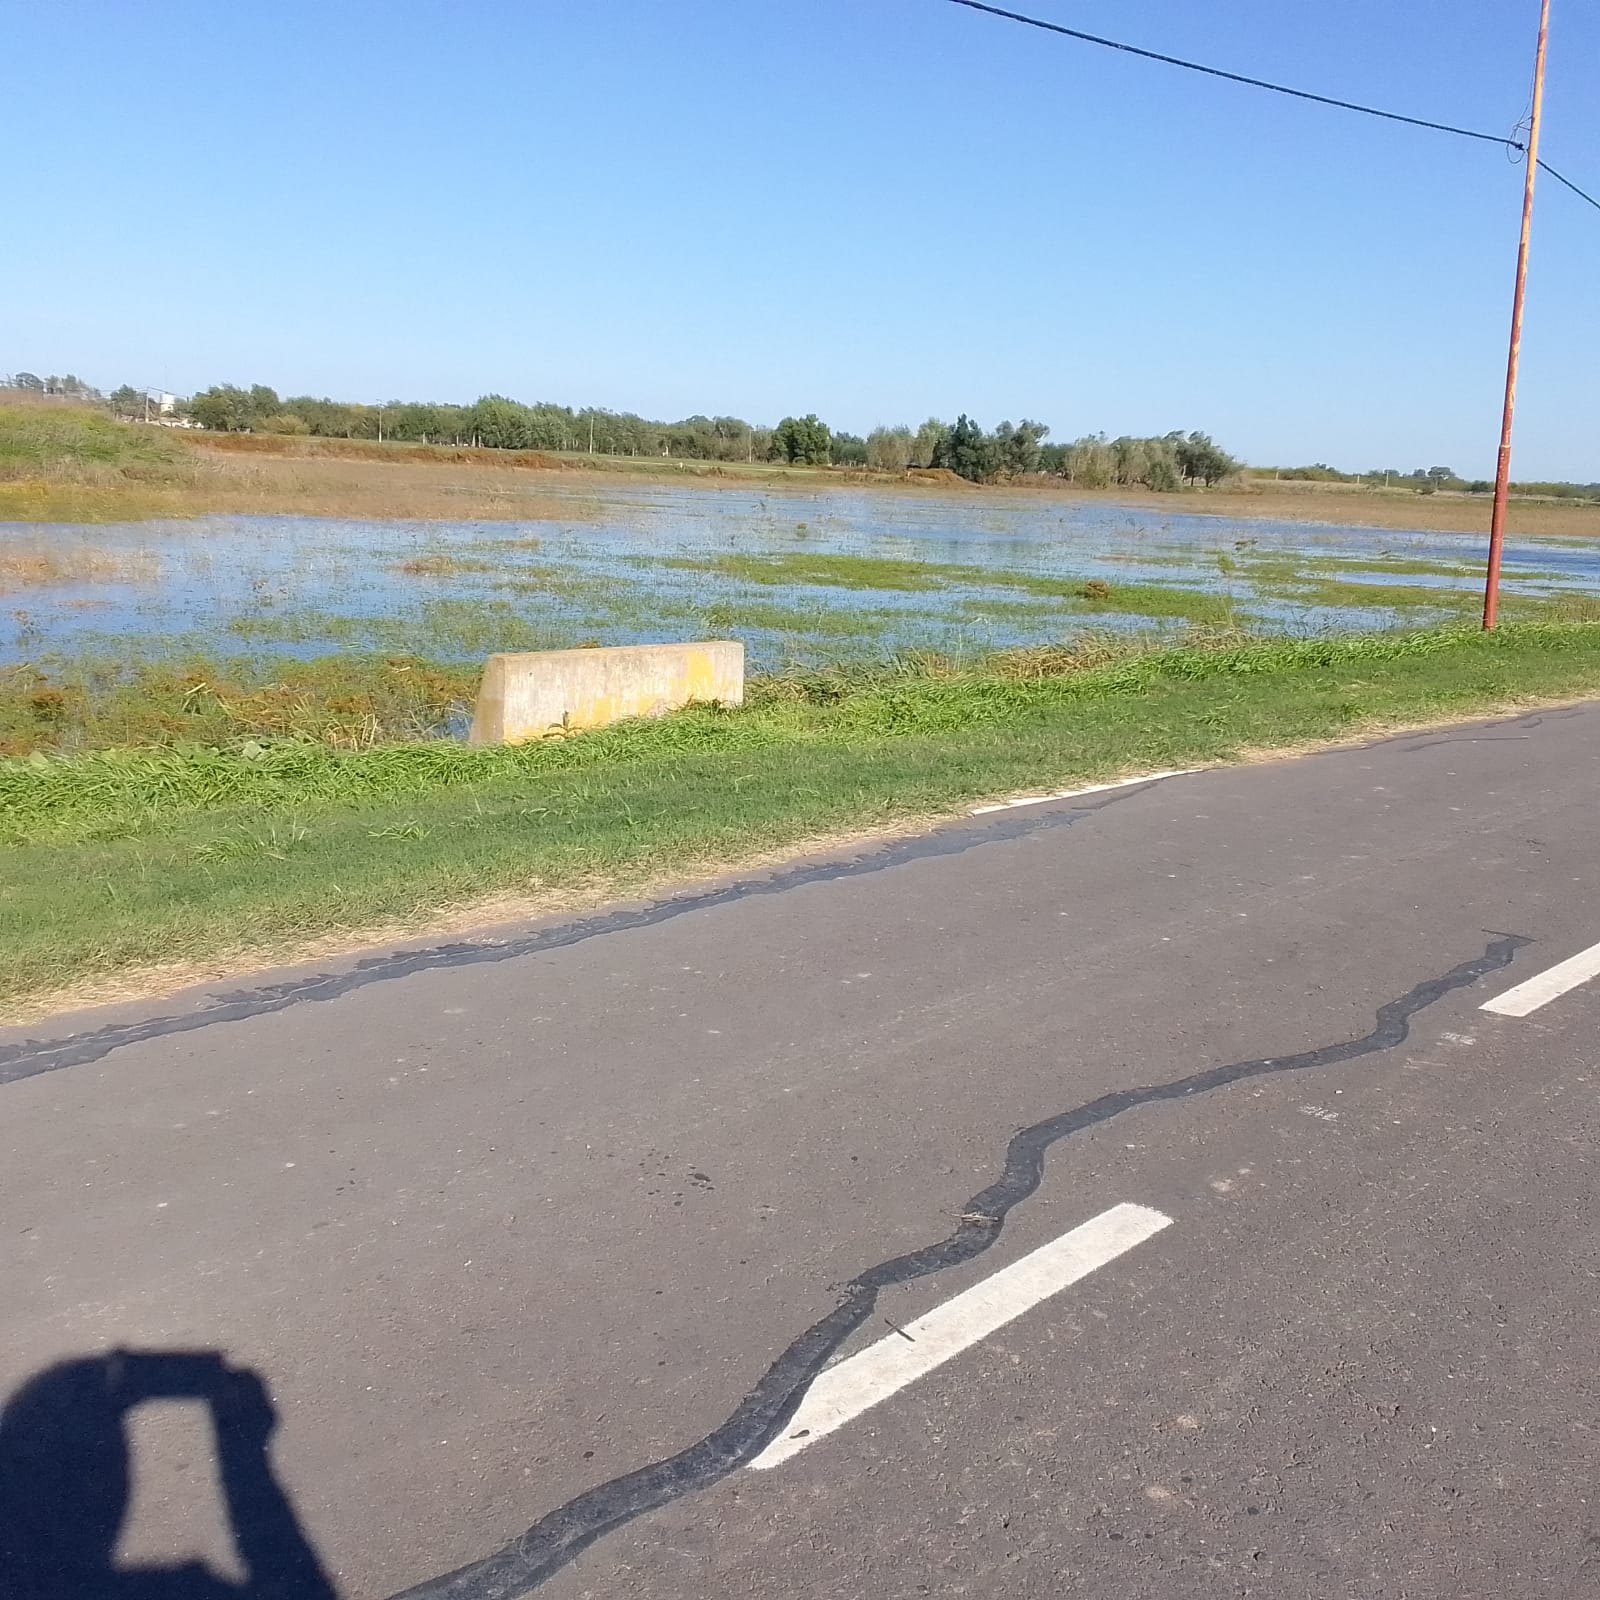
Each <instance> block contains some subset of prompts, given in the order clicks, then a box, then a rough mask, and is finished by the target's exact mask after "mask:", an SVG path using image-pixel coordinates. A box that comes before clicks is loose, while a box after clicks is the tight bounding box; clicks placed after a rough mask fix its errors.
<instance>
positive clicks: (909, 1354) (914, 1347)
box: [750, 1204, 1172, 1472]
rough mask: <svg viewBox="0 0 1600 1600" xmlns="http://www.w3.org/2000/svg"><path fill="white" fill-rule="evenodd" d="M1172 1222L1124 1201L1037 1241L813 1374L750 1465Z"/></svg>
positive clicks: (825, 1430)
mask: <svg viewBox="0 0 1600 1600" xmlns="http://www.w3.org/2000/svg"><path fill="white" fill-rule="evenodd" d="M1171 1225H1172V1218H1171V1217H1168V1216H1164V1215H1163V1214H1162V1213H1161V1212H1159V1211H1152V1210H1151V1209H1150V1207H1149V1206H1136V1205H1126V1204H1124V1205H1119V1206H1113V1207H1112V1208H1111V1209H1110V1210H1109V1211H1102V1212H1101V1213H1100V1215H1099V1216H1098V1217H1093V1218H1091V1219H1090V1220H1089V1221H1088V1222H1085V1223H1084V1224H1083V1225H1082V1226H1081V1227H1077V1228H1074V1229H1073V1230H1072V1231H1071V1232H1070V1233H1064V1234H1062V1235H1061V1237H1060V1238H1059V1239H1052V1240H1051V1241H1050V1243H1049V1244H1046V1245H1040V1247H1039V1248H1038V1249H1037V1250H1034V1251H1032V1252H1030V1253H1029V1254H1028V1255H1025V1256H1024V1257H1023V1258H1022V1259H1021V1260H1020V1261H1014V1262H1012V1264H1011V1265H1010V1266H1009V1267H1002V1268H1001V1269H1000V1270H999V1271H998V1272H996V1273H994V1274H992V1275H991V1276H990V1277H987V1278H985V1279H984V1280H983V1282H982V1283H975V1284H973V1286H972V1287H971V1288H970V1289H963V1290H962V1292H961V1293H960V1294H958V1295H955V1296H953V1297H952V1298H951V1299H949V1300H946V1301H945V1302H944V1304H943V1305H940V1306H935V1307H934V1309H933V1310H932V1311H930V1312H929V1313H928V1314H927V1315H926V1316H924V1317H918V1318H917V1320H916V1321H915V1322H908V1323H907V1324H906V1326H905V1328H904V1329H903V1330H901V1329H896V1330H895V1331H894V1332H893V1333H891V1334H889V1335H887V1336H886V1337H885V1338H882V1339H880V1340H878V1342H877V1343H876V1344H872V1345H868V1346H867V1348H866V1349H865V1350H860V1351H858V1352H857V1353H856V1354H855V1355H853V1356H850V1357H848V1358H847V1359H846V1360H844V1361H841V1362H839V1363H838V1365H837V1366H832V1367H828V1368H826V1369H825V1370H824V1371H823V1372H821V1373H819V1374H818V1375H817V1377H816V1378H815V1379H814V1380H813V1381H812V1384H811V1387H810V1388H809V1389H808V1390H807V1391H806V1396H805V1399H803V1400H802V1401H801V1402H800V1409H799V1410H798V1411H796V1412H795V1414H794V1416H793V1418H792V1419H791V1420H790V1422H789V1425H788V1427H786V1428H785V1429H784V1431H783V1437H782V1438H781V1439H774V1440H773V1441H772V1443H771V1444H769V1445H768V1446H767V1448H766V1449H765V1450H763V1451H762V1452H761V1454H760V1455H758V1456H757V1457H756V1458H755V1460H754V1461H752V1462H751V1463H750V1465H751V1466H752V1467H753V1468H754V1469H755V1470H756V1471H758V1472H764V1471H766V1470H767V1469H768V1468H769V1467H775V1466H777V1465H778V1464H779V1463H780V1462H783V1461H787V1460H788V1459H789V1457H790V1456H792V1455H796V1454H798V1453H799V1452H800V1451H801V1450H804V1449H805V1447H806V1446H807V1445H809V1444H815V1443H816V1441H817V1440H818V1439H820V1438H822V1437H823V1436H824V1435H826V1434H830V1433H832V1432H833V1431H834V1430H835V1429H836V1428H842V1427H843V1426H844V1425H845V1423H847V1422H849V1421H851V1420H853V1419H854V1418H856V1417H859V1416H860V1415H861V1413H862V1412H863V1411H868V1410H870V1409H871V1408H872V1407H873V1406H875V1405H878V1404H879V1403H880V1402H881V1401H884V1400H887V1399H888V1398H889V1396H890V1395H892V1394H895V1393H897V1392H898V1391H899V1390H901V1389H903V1388H905V1386H906V1385H907V1384H908V1383H915V1382H916V1380H917V1379H918V1378H921V1377H924V1376H926V1375H927V1374H928V1373H930V1372H932V1371H933V1369H934V1368H935V1367H939V1366H942V1365H943V1364H944V1363H945V1362H946V1361H948V1360H949V1359H950V1358H951V1357H952V1356H957V1355H960V1354H961V1352H962V1351H963V1350H967V1349H970V1348H971V1347H972V1346H973V1345H975V1344H977V1343H978V1341H979V1340H980V1339H986V1338H987V1337H988V1336H989V1335H990V1334H991V1333H994V1332H996V1331H997V1330H999V1329H1000V1328H1003V1327H1004V1326H1005V1325H1006V1324H1007V1323H1008V1322H1011V1321H1013V1320H1015V1319H1016V1318H1017V1317H1020V1316H1021V1315H1022V1314H1023V1312H1025V1311H1028V1310H1031V1309H1032V1308H1033V1307H1034V1306H1036V1305H1038V1304H1039V1302H1040V1301H1041V1300H1048V1299H1049V1298H1050V1296H1051V1295H1054V1294H1059V1293H1060V1292H1061V1291H1062V1290H1063V1289H1065V1288H1066V1287H1067V1286H1068V1285H1069V1284H1073V1283H1076V1282H1077V1281H1078V1280H1079V1279H1080V1278H1086V1277H1088V1275H1089V1274H1090V1273H1091V1272H1093V1271H1094V1270H1095V1269H1096V1268H1097V1267H1103V1266H1105V1264H1106V1263H1107V1262H1108V1261H1115V1260H1116V1258H1117V1257H1118V1256H1120V1255H1124V1254H1126V1253H1127V1252H1128V1251H1129V1250H1131V1249H1133V1247H1134V1246H1135V1245H1137V1244H1143V1243H1144V1241H1145V1240H1146V1239H1148V1238H1150V1237H1152V1236H1153V1235H1154V1234H1157V1233H1160V1231H1161V1230H1162V1229H1163V1228H1166V1227H1170V1226H1171Z"/></svg>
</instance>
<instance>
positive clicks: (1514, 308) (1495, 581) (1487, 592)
mask: <svg viewBox="0 0 1600 1600" xmlns="http://www.w3.org/2000/svg"><path fill="white" fill-rule="evenodd" d="M1549 31H1550V0H1540V4H1539V49H1538V53H1537V54H1536V55H1535V56H1534V58H1533V110H1532V112H1531V113H1530V115H1529V118H1528V152H1527V158H1528V174H1527V180H1526V182H1525V183H1524V185H1523V189H1522V240H1521V242H1520V243H1519V244H1518V246H1517V287H1516V291H1515V293H1514V294H1513V295H1512V299H1511V353H1510V354H1509V355H1508V356H1507V357H1506V404H1505V410H1504V412H1503V413H1502V414H1501V418H1500V457H1499V460H1498V461H1497V462H1496V464H1495V474H1494V513H1493V515H1492V516H1491V518H1490V520H1489V570H1488V572H1487V573H1486V574H1485V576H1484V584H1483V625H1484V627H1485V628H1492V627H1493V626H1494V622H1495V613H1496V611H1498V609H1499V606H1500V551H1501V547H1502V546H1503V545H1504V543H1505V536H1506V496H1507V494H1508V493H1509V492H1510V488H1511V415H1512V412H1513V411H1515V409H1516V405H1517V357H1518V356H1519V355H1521V353H1522V298H1523V294H1524V292H1525V290H1526V289H1527V286H1528V231H1529V229H1530V228H1531V227H1532V225H1533V180H1534V178H1535V177H1537V176H1538V172H1539V117H1540V113H1541V112H1542V111H1543V109H1544V48H1545V39H1546V36H1547V35H1548V34H1549Z"/></svg>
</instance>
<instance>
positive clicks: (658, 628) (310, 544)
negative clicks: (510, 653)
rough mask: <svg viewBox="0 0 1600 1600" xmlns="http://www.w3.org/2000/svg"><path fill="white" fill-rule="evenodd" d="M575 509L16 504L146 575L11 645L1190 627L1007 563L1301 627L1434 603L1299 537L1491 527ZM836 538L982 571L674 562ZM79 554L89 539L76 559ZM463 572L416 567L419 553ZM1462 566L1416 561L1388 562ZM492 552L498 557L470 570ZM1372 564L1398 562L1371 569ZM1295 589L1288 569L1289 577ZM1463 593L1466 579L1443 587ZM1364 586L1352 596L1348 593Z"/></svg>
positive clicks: (59, 606) (785, 650)
mask: <svg viewBox="0 0 1600 1600" xmlns="http://www.w3.org/2000/svg"><path fill="white" fill-rule="evenodd" d="M550 493H551V496H552V497H553V498H555V499H557V500H558V501H559V500H560V499H562V498H566V499H569V500H570V501H571V502H572V507H573V515H572V518H571V519H570V520H566V521H563V520H561V519H559V518H558V519H556V520H553V521H540V522H529V523H507V522H462V523H458V524H450V523H439V522H415V523H410V522H387V521H386V522H352V521H339V520H334V519H323V518H309V517H282V516H275V517H211V518H201V519H196V520H193V521H182V522H167V523H162V522H141V523H127V524H113V525H109V526H106V525H100V526H77V525H44V526H41V525H37V524H32V525H18V524H5V525H0V582H4V566H5V557H6V555H7V553H8V552H10V553H12V554H18V553H20V552H23V551H37V550H41V549H48V551H49V552H50V553H51V554H52V555H53V556H55V557H58V558H60V559H61V563H62V566H63V567H64V569H65V570H67V571H70V570H71V569H72V568H73V567H74V566H78V567H80V569H81V566H82V558H83V557H85V556H86V555H88V554H90V553H93V554H94V555H95V556H96V557H97V558H98V560H97V569H98V570H99V571H101V572H102V573H103V572H104V570H105V568H106V567H107V565H110V566H112V567H113V568H114V567H115V565H116V563H117V561H118V560H119V559H121V560H124V561H125V563H126V574H125V575H123V576H117V575H116V574H115V573H114V572H113V573H112V574H110V575H103V576H98V577H96V578H94V579H92V580H85V581H62V582H50V583H30V584H27V585H23V586H15V585H13V586H10V587H8V588H5V589H3V590H0V661H6V662H14V661H18V660H27V659H38V658H40V657H42V656H49V655H54V654H64V653H80V652H93V653H96V654H102V655H103V654H112V655H127V656H136V655H147V654H158V653H163V652H169V651H172V650H177V649H182V650H198V651H206V652H210V653H222V654H229V655H234V654H241V653H251V654H254V653H268V654H271V653H287V654H295V655H309V654H319V653H322V652H325V651H328V650H331V649H341V648H344V649H358V648H364V649H379V650H386V651H391V652H393V651H400V650H416V651H418V652H421V653H426V654H438V655H445V656H458V657H472V656H478V655H482V654H485V653H487V652H488V651H489V650H493V649H496V648H513V649H523V648H538V647H559V646H562V645H573V644H578V643H605V644H624V643H634V642H639V641H644V640H655V639H664V638H683V637H690V636H696V635H705V634H712V633H715V634H723V635H732V636H735V637H740V638H743V639H744V640H745V641H746V644H747V645H748V647H749V649H750V651H751V657H752V665H754V666H756V667H758V668H768V669H770V668H773V667H777V666H781V665H784V664H787V663H790V662H795V661H818V660H825V659H834V658H839V657H844V656H850V655H873V656H882V655H885V654H888V653H891V652H893V651H896V650H903V649H907V648H912V647H918V646H927V647H935V648H939V649H945V650H975V649H986V648H993V647H999V646H1005V645H1012V644H1024V643H1033V642H1039V641H1043V640H1048V639H1056V638H1059V637H1061V636H1062V635H1063V634H1064V633H1071V632H1078V631H1082V630H1084V629H1085V628H1094V629H1113V628H1133V629H1151V628H1156V627H1161V628H1173V627H1178V626H1181V624H1180V623H1174V622H1172V621H1171V620H1166V619H1164V620H1161V621H1157V620H1154V619H1152V618H1150V617H1148V616H1145V615H1138V614H1134V615H1128V614H1124V613H1119V612H1117V611H1115V610H1110V611H1096V612H1095V613H1093V614H1092V615H1085V614H1083V613H1082V611H1081V608H1080V609H1079V610H1077V611H1074V610H1073V609H1072V608H1071V607H1068V606H1063V605H1062V604H1061V603H1060V602H1050V601H1048V600H1041V599H1039V598H1038V597H1030V596H1029V595H1027V593H1026V592H1025V591H1023V590H1020V589H1018V588H1016V587H1014V586H1012V587H1007V586H1006V585H1004V584H1002V583H997V582H991V581H985V579H984V577H983V576H982V574H983V573H984V572H986V571H987V572H991V573H995V574H1000V573H1025V574H1035V575H1049V576H1056V577H1070V578H1074V579H1080V580H1091V579H1101V580H1104V581H1105V582H1107V583H1109V584H1111V585H1112V589H1113V603H1114V597H1115V591H1116V588H1117V586H1119V585H1127V584H1133V583H1139V584H1158V585H1178V586H1181V587H1184V588H1188V589H1204V590H1206V591H1209V592H1213V593H1220V594H1227V595H1229V596H1231V597H1232V599H1233V601H1234V603H1235V605H1236V607H1237V609H1238V617H1239V620H1240V621H1242V622H1246V623H1259V624H1265V625H1267V626H1270V627H1273V628H1277V629H1281V630H1287V631H1292V632H1314V631H1325V630H1330V629H1364V628H1381V627H1388V626H1392V625H1394V624H1395V623H1396V622H1399V621H1403V620H1414V621H1424V620H1428V613H1427V612H1426V611H1418V610H1416V609H1414V608H1413V607H1411V606H1397V605H1394V604H1390V603H1388V597H1387V596H1386V597H1384V600H1383V603H1378V604H1373V605H1366V604H1356V603H1354V600H1353V597H1352V596H1350V595H1349V594H1345V595H1344V596H1343V597H1342V603H1338V604H1326V603H1318V602H1317V600H1316V598H1315V597H1314V596H1311V595H1310V594H1305V595H1303V596H1301V597H1296V595H1294V594H1293V593H1292V592H1291V593H1288V594H1286V593H1284V592H1283V591H1284V585H1283V584H1282V582H1281V581H1280V582H1272V581H1269V579H1268V577H1267V575H1266V574H1265V571H1264V569H1265V566H1266V564H1267V563H1269V562H1270V563H1272V565H1273V567H1274V570H1275V574H1276V577H1277V578H1278V579H1280V580H1281V579H1282V577H1283V574H1284V572H1285V570H1286V568H1285V566H1284V562H1285V561H1286V560H1292V561H1293V562H1294V563H1295V564H1296V565H1297V566H1298V567H1299V568H1300V576H1301V577H1302V578H1304V579H1306V580H1308V581H1315V580H1318V579H1327V578H1336V579H1343V580H1344V581H1347V582H1350V583H1370V584H1379V585H1383V586H1385V588H1386V589H1388V588H1390V587H1391V586H1404V587H1405V588H1406V589H1407V590H1414V591H1415V593H1416V598H1417V603H1418V606H1419V607H1425V606H1426V605H1427V603H1428V602H1429V601H1430V599H1432V598H1435V597H1437V595H1438V592H1439V591H1441V590H1449V589H1470V588H1471V587H1472V586H1473V585H1474V583H1475V582H1476V581H1478V580H1477V578H1476V576H1475V574H1474V573H1473V571H1472V570H1471V569H1472V567H1473V566H1474V565H1475V564H1481V561H1482V558H1483V551H1484V544H1485V540H1484V539H1483V538H1482V537H1481V536H1472V535H1465V534H1449V533H1417V532H1402V531H1398V530H1391V529H1384V528H1370V527H1350V526H1340V525H1337V524H1332V523H1302V522H1261V521H1253V520H1252V521H1242V520H1241V521H1233V520H1229V519H1226V518H1219V517H1213V516H1199V515H1195V514H1192V513H1185V512H1183V511H1181V510H1177V509H1174V510H1173V511H1172V512H1170V513H1169V512H1166V511H1164V510H1160V509H1149V508H1144V507H1131V506H1126V505H1120V504H1118V503H1116V502H1114V501H1090V502H1085V501H1081V500H1074V501H1071V502H1056V501H1052V500H1049V499H1046V498H1043V497H1030V496H1020V495H1019V496H1006V495H1001V494H996V493H990V492H983V491H968V492H964V493H954V494H936V493H917V494H910V493H899V492H885V491H881V490H861V489H824V490H816V491H811V492H794V491H788V490H785V491H782V492H771V491H764V490H743V489H729V488H715V489H712V488H705V487H698V486H690V485H671V484H660V485H657V484H644V485H637V486H632V485H630V486H624V487H620V488H607V489H606V490H605V491H604V492H603V493H600V494H597V493H596V492H595V491H594V490H593V489H590V488H585V487H576V486H562V487H560V488H558V489H556V490H552V491H550ZM797 552H799V553H822V554H842V555H857V556H871V557H880V558H883V557H886V558H890V559H895V560H910V561H918V562H937V563H941V564H945V565H948V566H959V567H965V568H973V569H978V570H977V571H976V572H975V573H974V575H973V577H972V578H971V579H970V580H969V579H967V578H966V577H964V576H959V575H957V576H949V575H947V576H946V577H945V578H944V579H943V580H942V581H941V584H940V586H939V587H937V588H935V589H929V590H911V591H906V590H900V589H893V588H866V587H863V588H855V587H850V588H846V587H839V586H835V585H830V584H817V583H783V584H770V583H758V582H750V581H747V580H743V579H739V578H734V577H729V576H727V575H724V574H721V573H717V572H708V571H701V570H688V569H685V568H682V567H670V566H665V565H662V564H661V560H662V558H678V559H682V558H714V557H717V556H725V555H727V554H729V553H775V554H785V553H790V554H792V553H797ZM74 557H77V558H78V559H77V560H74ZM441 557H443V558H449V559H451V560H452V561H454V562H456V563H459V564H465V565H463V567H462V569H460V570H453V571H448V572H444V573H437V574H432V575H418V574H413V573H407V572H404V571H402V570H400V568H401V565H402V563H405V562H407V561H414V560H417V559H421V558H441ZM1391 561H1401V562H1409V563H1417V562H1426V563H1429V564H1430V565H1432V566H1435V567H1438V566H1447V567H1450V568H1456V567H1458V566H1459V568H1460V575H1459V576H1453V575H1451V573H1449V572H1439V571H1432V572H1423V573H1415V574H1407V573H1403V572H1391V571H1387V570H1383V569H1384V567H1385V565H1386V563H1388V562H1391ZM471 564H481V569H473V568H472V566H471ZM1506 567H1507V582H1506V591H1507V593H1508V594H1512V595H1514V594H1517V593H1525V594H1533V595H1544V594H1554V593H1563V592H1574V591H1575V592H1580V593H1587V594H1600V541H1597V542H1596V543H1595V544H1594V545H1593V546H1584V545H1581V544H1577V543H1573V542H1570V541H1544V540H1535V539H1521V540H1516V541H1513V542H1512V543H1510V544H1509V545H1508V547H1507V551H1506ZM1366 569H1376V570H1366ZM1291 587H1292V585H1291ZM1446 599H1448V597H1446ZM1346 602H1347V603H1346Z"/></svg>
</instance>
